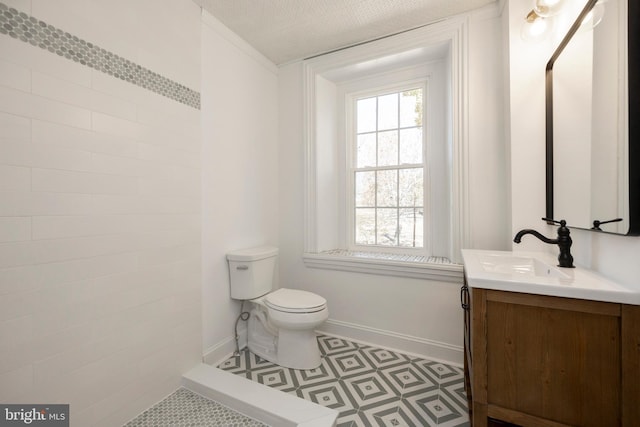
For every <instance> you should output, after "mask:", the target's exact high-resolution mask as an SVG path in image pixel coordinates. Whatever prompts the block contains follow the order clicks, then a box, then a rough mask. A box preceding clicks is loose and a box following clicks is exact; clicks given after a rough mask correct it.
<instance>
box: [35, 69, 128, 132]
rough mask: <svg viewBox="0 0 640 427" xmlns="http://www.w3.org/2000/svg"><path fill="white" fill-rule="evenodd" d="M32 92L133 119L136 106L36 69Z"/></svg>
mask: <svg viewBox="0 0 640 427" xmlns="http://www.w3.org/2000/svg"><path fill="white" fill-rule="evenodd" d="M32 92H33V93H34V94H36V95H40V96H43V97H46V98H50V99H54V100H56V101H60V102H64V103H67V104H72V105H76V106H78V107H82V108H86V109H89V110H92V111H99V112H103V113H106V114H110V115H113V116H117V117H122V118H125V119H128V120H135V118H136V106H135V104H132V103H131V102H127V101H124V100H122V99H119V98H116V97H114V96H111V95H108V94H105V93H102V92H98V91H95V90H93V89H91V88H88V87H86V86H83V85H79V84H74V83H70V82H65V81H64V80H61V79H58V78H55V77H51V76H49V75H47V74H43V73H40V72H37V71H34V72H33V76H32Z"/></svg>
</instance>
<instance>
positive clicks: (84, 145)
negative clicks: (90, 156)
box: [32, 120, 94, 151]
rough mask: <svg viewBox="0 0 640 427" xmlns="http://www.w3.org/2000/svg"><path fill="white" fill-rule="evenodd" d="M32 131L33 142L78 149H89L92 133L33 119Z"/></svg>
mask: <svg viewBox="0 0 640 427" xmlns="http://www.w3.org/2000/svg"><path fill="white" fill-rule="evenodd" d="M32 133H33V142H34V143H37V144H42V145H50V146H52V147H56V148H66V149H70V150H79V151H91V146H92V145H91V141H92V138H93V135H94V133H93V132H92V131H90V130H87V129H79V128H77V127H73V126H66V125H62V124H59V123H51V122H44V121H41V120H33V128H32Z"/></svg>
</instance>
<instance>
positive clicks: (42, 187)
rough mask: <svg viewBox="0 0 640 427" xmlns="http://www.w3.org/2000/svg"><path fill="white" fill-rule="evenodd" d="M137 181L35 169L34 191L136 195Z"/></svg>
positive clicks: (122, 177)
mask: <svg viewBox="0 0 640 427" xmlns="http://www.w3.org/2000/svg"><path fill="white" fill-rule="evenodd" d="M136 184H137V180H136V178H135V177H131V176H118V175H106V174H98V173H85V172H71V171H64V170H55V169H33V184H32V185H33V187H32V188H33V191H46V192H52V193H83V194H135V193H136V192H137V188H136Z"/></svg>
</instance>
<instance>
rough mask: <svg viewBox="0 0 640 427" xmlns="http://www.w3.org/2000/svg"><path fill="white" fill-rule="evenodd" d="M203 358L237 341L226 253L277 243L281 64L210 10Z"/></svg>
mask: <svg viewBox="0 0 640 427" xmlns="http://www.w3.org/2000/svg"><path fill="white" fill-rule="evenodd" d="M202 55H203V56H202V76H203V80H202V135H203V136H202V140H203V149H202V171H203V173H202V190H203V215H202V221H203V223H202V233H203V241H202V255H203V263H202V272H203V273H202V274H203V291H202V307H203V319H202V321H203V345H204V352H205V360H207V361H208V362H215V361H216V360H217V359H218V358H219V357H222V356H225V355H227V354H228V353H229V352H230V351H232V349H233V347H234V343H233V327H234V323H235V319H236V317H237V316H238V314H239V311H240V304H239V303H237V302H235V301H232V300H231V299H230V297H229V271H228V268H227V261H226V258H225V254H226V253H227V252H228V251H230V250H235V249H241V248H247V247H251V246H258V245H264V244H269V245H274V246H277V245H278V217H277V215H278V192H279V189H278V110H277V105H278V102H277V96H278V93H277V84H278V80H277V68H276V67H275V65H273V64H272V63H270V62H269V61H268V60H267V59H265V58H264V57H262V56H261V55H260V54H259V53H257V52H256V51H255V50H254V49H253V48H251V47H250V46H248V45H247V44H246V43H245V42H244V41H242V40H241V39H240V38H239V37H237V36H236V35H235V34H233V33H232V32H231V31H230V30H228V29H227V28H226V27H224V26H223V25H222V24H221V23H220V22H219V21H217V20H216V19H215V18H213V17H212V16H211V15H209V14H208V13H206V12H204V14H203V25H202Z"/></svg>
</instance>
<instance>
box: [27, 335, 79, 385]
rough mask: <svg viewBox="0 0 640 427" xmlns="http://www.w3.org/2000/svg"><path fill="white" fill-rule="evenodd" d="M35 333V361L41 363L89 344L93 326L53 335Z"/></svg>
mask: <svg viewBox="0 0 640 427" xmlns="http://www.w3.org/2000/svg"><path fill="white" fill-rule="evenodd" d="M34 333H35V334H36V339H34V341H33V358H34V360H35V361H39V360H44V359H48V358H49V357H51V356H54V355H56V354H59V353H63V352H64V351H66V350H67V349H68V348H70V347H77V346H79V345H82V343H85V342H87V341H88V340H89V339H90V338H91V325H89V324H87V325H79V326H74V327H71V328H68V329H65V330H62V331H59V332H57V333H54V334H52V335H43V336H39V335H37V333H38V330H37V329H36V330H35V331H34ZM36 386H38V384H36Z"/></svg>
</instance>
